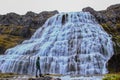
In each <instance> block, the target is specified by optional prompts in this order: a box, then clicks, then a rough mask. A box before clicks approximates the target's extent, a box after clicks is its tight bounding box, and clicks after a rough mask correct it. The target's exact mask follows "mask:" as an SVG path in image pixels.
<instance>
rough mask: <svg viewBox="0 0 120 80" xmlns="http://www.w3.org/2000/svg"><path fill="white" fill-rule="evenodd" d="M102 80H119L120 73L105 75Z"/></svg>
mask: <svg viewBox="0 0 120 80" xmlns="http://www.w3.org/2000/svg"><path fill="white" fill-rule="evenodd" d="M102 80H120V73H115V74H106V75H105V77H104V78H103V79H102Z"/></svg>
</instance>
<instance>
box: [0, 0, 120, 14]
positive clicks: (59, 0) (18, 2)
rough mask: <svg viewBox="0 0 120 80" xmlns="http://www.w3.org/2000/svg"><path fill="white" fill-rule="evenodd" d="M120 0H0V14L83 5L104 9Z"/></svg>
mask: <svg viewBox="0 0 120 80" xmlns="http://www.w3.org/2000/svg"><path fill="white" fill-rule="evenodd" d="M118 3H120V0H0V14H6V13H9V12H15V13H18V14H25V13H26V12H27V11H33V12H36V13H40V12H41V11H52V10H58V11H59V12H70V11H72V12H73V11H81V10H82V8H84V7H88V6H90V7H92V8H94V9H95V10H104V9H106V8H107V7H108V6H110V5H112V4H118Z"/></svg>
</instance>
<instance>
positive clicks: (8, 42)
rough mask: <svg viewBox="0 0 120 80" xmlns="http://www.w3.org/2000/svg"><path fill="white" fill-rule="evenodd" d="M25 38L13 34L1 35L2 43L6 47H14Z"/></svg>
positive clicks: (0, 42) (0, 43)
mask: <svg viewBox="0 0 120 80" xmlns="http://www.w3.org/2000/svg"><path fill="white" fill-rule="evenodd" d="M22 40H23V38H22V37H19V36H12V35H6V34H4V35H0V45H2V46H4V48H5V49H8V48H10V47H13V46H15V45H17V44H18V43H19V42H20V41H22Z"/></svg>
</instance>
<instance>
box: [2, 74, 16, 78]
mask: <svg viewBox="0 0 120 80" xmlns="http://www.w3.org/2000/svg"><path fill="white" fill-rule="evenodd" d="M14 76H17V74H14V73H0V78H12V77H14Z"/></svg>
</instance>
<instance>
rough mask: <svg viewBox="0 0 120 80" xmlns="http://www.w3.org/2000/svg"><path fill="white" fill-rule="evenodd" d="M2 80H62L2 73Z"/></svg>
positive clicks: (50, 77) (46, 76) (48, 76)
mask: <svg viewBox="0 0 120 80" xmlns="http://www.w3.org/2000/svg"><path fill="white" fill-rule="evenodd" d="M0 80H61V79H60V78H53V77H52V75H44V76H43V77H37V78H36V77H35V76H31V75H19V74H14V73H0Z"/></svg>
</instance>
